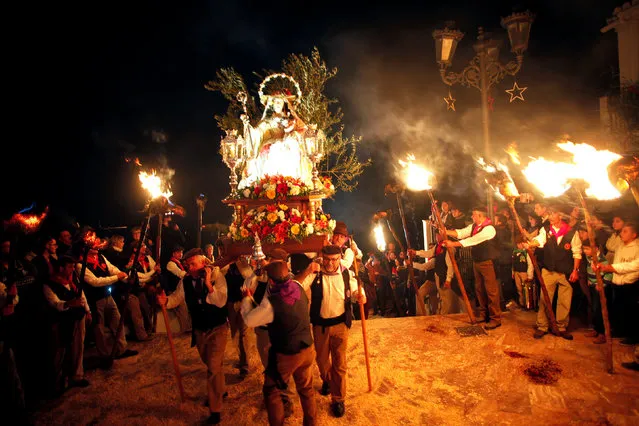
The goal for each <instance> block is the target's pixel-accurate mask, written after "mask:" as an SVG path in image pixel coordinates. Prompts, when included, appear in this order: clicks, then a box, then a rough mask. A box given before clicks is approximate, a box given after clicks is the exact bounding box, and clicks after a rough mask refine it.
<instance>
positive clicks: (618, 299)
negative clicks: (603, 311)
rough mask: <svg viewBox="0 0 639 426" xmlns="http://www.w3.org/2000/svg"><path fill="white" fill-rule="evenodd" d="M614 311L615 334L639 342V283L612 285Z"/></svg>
mask: <svg viewBox="0 0 639 426" xmlns="http://www.w3.org/2000/svg"><path fill="white" fill-rule="evenodd" d="M612 311H613V324H614V328H615V330H616V333H615V334H616V335H618V336H619V337H627V338H629V339H633V340H639V281H636V282H634V283H633V284H625V285H615V284H613V285H612Z"/></svg>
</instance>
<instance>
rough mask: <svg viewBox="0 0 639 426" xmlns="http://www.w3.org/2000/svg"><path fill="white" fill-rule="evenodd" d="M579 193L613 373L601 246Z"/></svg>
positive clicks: (584, 202) (611, 366)
mask: <svg viewBox="0 0 639 426" xmlns="http://www.w3.org/2000/svg"><path fill="white" fill-rule="evenodd" d="M575 191H577V194H578V195H579V201H580V202H581V206H582V207H583V209H584V219H585V221H586V228H587V229H588V239H589V240H590V249H591V251H592V252H591V259H592V270H593V271H595V277H597V292H598V293H599V301H600V303H599V304H600V305H601V316H602V318H603V323H604V332H605V336H606V346H607V347H608V350H607V351H606V352H607V354H606V361H607V364H608V372H609V373H611V374H612V373H613V372H614V368H613V359H612V334H611V333H610V320H609V317H608V303H607V300H606V292H605V291H604V283H603V279H602V277H601V273H600V272H599V271H598V270H597V267H598V266H599V248H598V246H597V242H596V241H595V232H594V230H593V229H592V225H591V224H590V212H589V211H588V207H587V206H586V199H585V198H584V196H583V194H582V193H581V191H580V190H579V189H577V188H575Z"/></svg>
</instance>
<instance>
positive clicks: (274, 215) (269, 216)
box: [266, 212, 277, 223]
mask: <svg viewBox="0 0 639 426" xmlns="http://www.w3.org/2000/svg"><path fill="white" fill-rule="evenodd" d="M266 220H268V221H269V222H271V223H273V222H275V221H276V220H277V213H275V212H271V213H269V214H267V215H266Z"/></svg>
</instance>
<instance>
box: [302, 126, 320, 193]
mask: <svg viewBox="0 0 639 426" xmlns="http://www.w3.org/2000/svg"><path fill="white" fill-rule="evenodd" d="M304 148H305V150H306V155H307V156H308V159H309V160H311V163H312V164H313V172H312V173H313V193H314V194H319V193H321V192H322V184H321V182H320V180H319V171H318V170H317V166H318V164H319V162H320V160H321V159H322V157H323V156H324V133H323V132H322V131H321V130H318V129H317V125H315V124H312V125H310V126H308V129H306V132H305V133H304Z"/></svg>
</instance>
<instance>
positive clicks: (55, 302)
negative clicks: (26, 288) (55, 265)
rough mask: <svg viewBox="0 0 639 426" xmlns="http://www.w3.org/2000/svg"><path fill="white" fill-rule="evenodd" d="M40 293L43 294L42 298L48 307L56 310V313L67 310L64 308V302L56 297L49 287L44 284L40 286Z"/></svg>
mask: <svg viewBox="0 0 639 426" xmlns="http://www.w3.org/2000/svg"><path fill="white" fill-rule="evenodd" d="M42 291H43V292H44V298H45V299H47V303H49V306H51V307H52V308H54V309H55V310H57V311H58V312H62V311H66V310H67V309H68V308H65V307H64V301H63V300H60V298H58V295H57V294H55V293H54V292H53V290H51V287H49V286H48V285H46V284H44V285H43V286H42Z"/></svg>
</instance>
